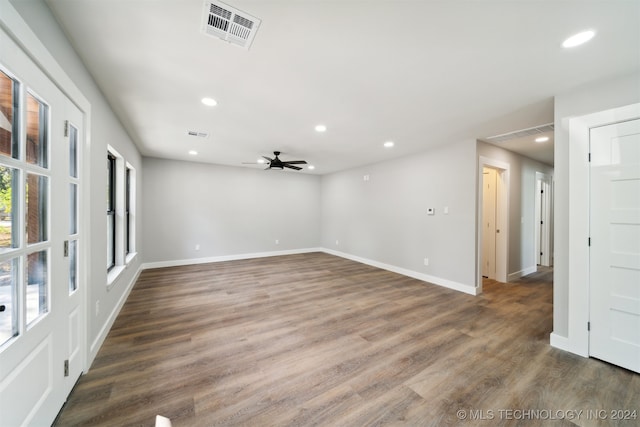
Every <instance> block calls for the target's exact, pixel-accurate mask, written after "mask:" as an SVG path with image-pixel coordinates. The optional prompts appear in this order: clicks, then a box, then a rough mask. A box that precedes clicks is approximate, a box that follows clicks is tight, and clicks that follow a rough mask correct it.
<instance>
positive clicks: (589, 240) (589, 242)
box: [587, 237, 591, 246]
mask: <svg viewBox="0 0 640 427" xmlns="http://www.w3.org/2000/svg"><path fill="white" fill-rule="evenodd" d="M587 245H589V246H591V237H589V239H588V241H587Z"/></svg>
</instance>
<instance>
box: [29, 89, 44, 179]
mask: <svg viewBox="0 0 640 427" xmlns="http://www.w3.org/2000/svg"><path fill="white" fill-rule="evenodd" d="M48 111H49V107H48V106H47V105H46V104H44V103H42V102H40V101H39V100H38V99H37V98H36V97H35V96H33V95H31V94H28V95H27V146H26V152H27V162H28V163H31V164H33V165H38V166H41V167H43V168H46V167H47V166H48V164H47V148H48V147H47V138H48V135H47V130H48V126H47V121H48V120H49V117H48V116H49V114H48Z"/></svg>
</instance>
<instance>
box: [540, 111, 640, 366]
mask: <svg viewBox="0 0 640 427" xmlns="http://www.w3.org/2000/svg"><path fill="white" fill-rule="evenodd" d="M638 118H640V103H637V104H631V105H626V106H623V107H618V108H613V109H610V110H606V111H599V112H596V113H592V114H587V115H584V116H579V117H574V118H571V119H569V213H568V216H569V218H571V220H570V221H569V230H568V231H569V250H568V266H569V283H568V337H567V339H566V340H565V339H562V338H561V337H558V338H556V337H554V335H553V334H552V336H551V341H552V345H554V346H555V347H559V348H563V349H565V350H568V351H571V352H572V353H575V354H579V355H581V356H583V357H589V331H588V329H587V328H588V322H589V305H590V283H589V246H588V239H589V215H588V214H585V213H588V212H589V206H590V186H589V185H585V182H587V183H588V182H589V171H590V167H589V166H590V165H589V157H588V156H589V138H590V131H591V129H592V128H596V127H600V126H607V125H611V124H615V123H620V122H625V121H628V120H634V119H638Z"/></svg>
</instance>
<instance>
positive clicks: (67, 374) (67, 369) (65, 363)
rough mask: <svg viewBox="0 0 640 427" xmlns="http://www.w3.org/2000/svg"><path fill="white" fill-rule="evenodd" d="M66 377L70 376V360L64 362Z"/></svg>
mask: <svg viewBox="0 0 640 427" xmlns="http://www.w3.org/2000/svg"><path fill="white" fill-rule="evenodd" d="M64 376H65V377H68V376H69V359H67V360H65V361H64Z"/></svg>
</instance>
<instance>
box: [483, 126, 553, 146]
mask: <svg viewBox="0 0 640 427" xmlns="http://www.w3.org/2000/svg"><path fill="white" fill-rule="evenodd" d="M553 129H554V126H553V123H547V124H546V125H540V126H536V127H532V128H527V129H522V130H517V131H515V132H509V133H503V134H502V135H496V136H490V137H488V138H485V140H486V141H491V142H503V141H508V140H510V139H516V138H522V137H523V136H531V135H539V134H541V133H545V132H553Z"/></svg>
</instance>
